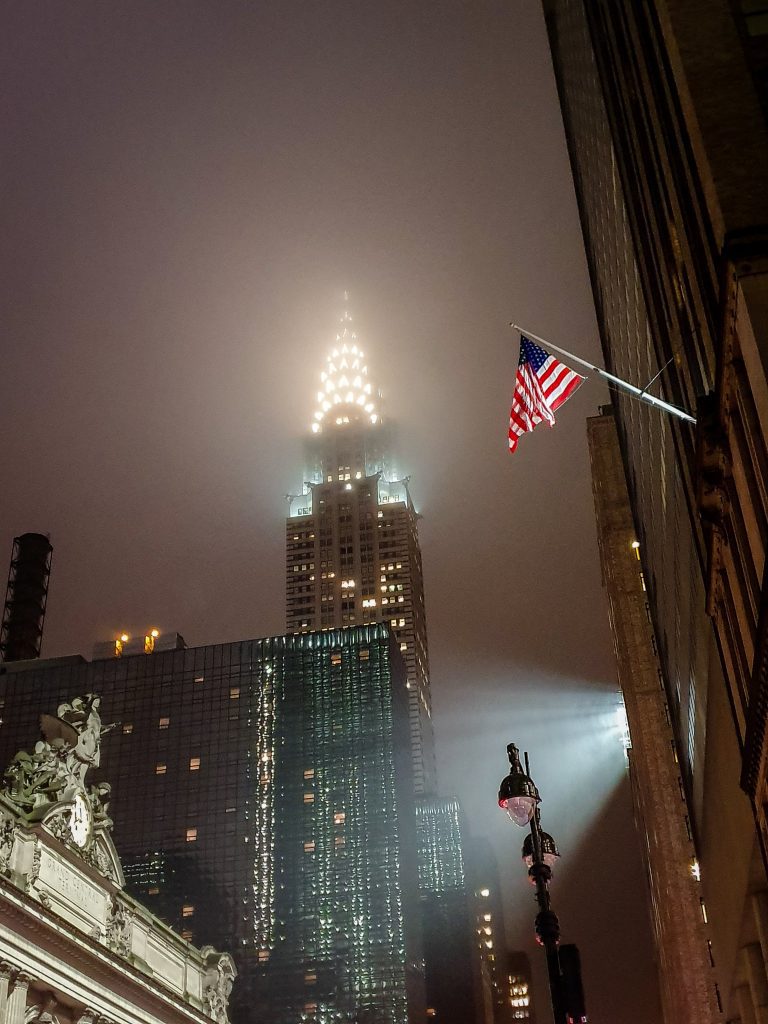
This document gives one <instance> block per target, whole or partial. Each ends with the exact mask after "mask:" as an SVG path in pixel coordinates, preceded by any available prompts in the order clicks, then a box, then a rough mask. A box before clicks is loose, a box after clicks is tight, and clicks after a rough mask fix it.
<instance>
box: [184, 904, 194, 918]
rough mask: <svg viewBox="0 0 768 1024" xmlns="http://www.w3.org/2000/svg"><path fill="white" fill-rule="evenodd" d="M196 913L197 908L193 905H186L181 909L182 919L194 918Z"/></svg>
mask: <svg viewBox="0 0 768 1024" xmlns="http://www.w3.org/2000/svg"><path fill="white" fill-rule="evenodd" d="M194 912H195V908H194V906H193V905H192V904H191V903H185V904H184V906H183V907H182V908H181V916H182V917H192V915H193V914H194Z"/></svg>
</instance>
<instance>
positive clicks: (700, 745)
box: [544, 0, 768, 1024]
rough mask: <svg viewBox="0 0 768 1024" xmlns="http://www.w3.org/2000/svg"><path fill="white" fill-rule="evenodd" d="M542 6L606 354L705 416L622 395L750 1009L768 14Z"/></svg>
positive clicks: (590, 0)
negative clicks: (684, 417)
mask: <svg viewBox="0 0 768 1024" xmlns="http://www.w3.org/2000/svg"><path fill="white" fill-rule="evenodd" d="M544 10H545V15H546V21H547V31H548V34H549V39H550V45H551V49H552V56H553V62H554V68H555V76H556V80H557V87H558V93H559V96H560V103H561V108H562V112H563V120H564V124H565V131H566V137H567V141H568V149H569V154H570V159H571V166H572V170H573V177H574V183H575V187H576V195H577V199H578V204H579V213H580V217H581V224H582V231H583V235H584V242H585V247H586V253H587V262H588V265H589V272H590V278H591V284H592V291H593V295H594V300H595V308H596V312H597V319H598V325H599V329H600V338H601V342H602V346H603V352H604V358H605V362H606V363H607V365H608V368H609V369H610V370H611V371H612V372H613V373H615V374H617V375H618V376H620V377H623V378H624V379H627V380H630V381H631V382H632V383H635V384H637V385H638V386H640V387H644V386H646V385H647V386H648V387H652V388H653V389H658V391H657V393H661V394H662V395H663V396H664V397H665V398H666V399H668V400H671V401H673V402H674V403H676V404H678V405H680V406H683V407H685V408H687V409H688V410H690V411H692V412H695V413H696V415H697V420H698V422H697V425H696V427H695V429H694V428H693V427H692V426H690V425H688V424H684V423H681V422H680V421H677V420H673V419H671V418H667V417H665V416H664V415H662V414H660V413H659V412H658V411H656V410H653V409H649V408H648V407H647V406H645V405H643V404H642V403H639V402H633V401H629V400H627V399H624V398H617V404H616V406H615V414H616V425H617V430H618V441H619V445H620V449H621V455H622V461H623V466H624V474H625V478H626V484H627V490H628V493H629V500H630V506H631V510H632V516H633V521H634V527H635V532H636V541H637V544H638V547H637V548H636V549H635V550H636V553H637V557H639V571H640V572H641V573H642V586H643V587H644V590H643V593H644V594H645V596H646V604H645V608H644V611H645V612H646V613H647V616H648V619H649V622H650V626H651V630H652V633H651V636H652V641H651V642H652V644H653V646H654V649H655V651H656V652H657V653H658V659H659V670H660V675H659V681H660V683H661V685H662V686H663V687H664V696H665V705H666V711H667V714H668V716H669V722H670V726H671V729H672V732H673V742H674V756H675V758H676V759H677V762H678V764H679V767H680V786H681V787H682V790H683V793H682V796H683V797H684V800H683V801H681V802H684V803H685V804H686V806H687V808H688V810H689V814H688V816H687V819H686V826H687V829H688V831H689V834H690V841H691V843H693V845H694V848H695V856H696V862H697V865H698V870H699V871H700V900H701V905H700V913H701V917H702V920H703V922H704V923H705V925H706V927H707V928H708V936H709V941H710V942H711V945H710V954H711V957H712V961H711V962H712V963H714V965H715V969H716V971H717V976H718V978H719V982H720V985H719V990H718V991H717V993H716V998H717V999H719V1000H720V1003H721V1005H722V1011H723V1013H724V1014H725V1017H726V1018H728V1019H736V1018H737V1017H740V1018H741V1019H742V1020H751V1019H754V1017H755V1016H757V1017H758V1018H759V1016H760V1014H762V1013H763V1012H764V1011H763V1007H764V1005H765V992H766V990H767V989H766V985H768V982H767V981H766V977H767V975H766V964H767V963H768V961H767V959H766V957H765V956H764V955H763V950H762V948H761V946H760V944H759V942H756V941H755V935H757V934H761V935H764V934H766V933H768V887H767V886H766V870H765V866H766V849H768V842H767V839H768V799H766V798H767V797H768V770H767V769H766V765H767V764H768V743H766V722H767V721H768V715H767V709H768V656H766V652H768V587H767V585H766V577H765V575H764V570H765V564H766V545H767V544H768V530H767V529H766V523H767V522H768V499H767V498H766V495H768V470H767V469H766V467H768V415H767V414H766V409H768V376H767V375H766V369H765V366H766V363H765V355H764V353H765V351H766V349H767V348H768V335H767V333H766V332H768V319H767V318H766V316H765V309H766V301H767V297H768V245H767V244H766V232H765V225H766V223H768V190H766V187H765V182H766V180H768V126H767V125H766V116H765V115H766V88H765V84H766V78H765V67H766V62H765V55H766V40H767V39H768V35H766V33H767V32H768V19H766V17H765V10H764V5H762V4H755V3H748V2H747V0H740V2H731V0H698V2H696V3H690V2H689V0H649V2H647V3H642V4H612V3H609V2H606V0H544ZM633 557H635V555H634V552H633ZM614 628H616V624H615V623H614ZM638 770H639V769H638ZM646 781H647V780H646ZM740 783H741V784H742V785H743V787H744V789H745V790H746V793H747V794H748V797H749V799H750V800H751V802H752V808H751V809H750V806H749V802H748V800H747V797H745V796H744V794H743V793H741V792H740V791H739V784H740ZM679 796H681V794H680V792H679V790H678V793H677V795H676V793H675V788H673V789H672V790H671V791H668V792H666V793H665V794H664V796H663V797H662V799H664V800H665V801H666V802H667V803H668V804H670V805H671V806H676V804H675V801H676V799H677V797H679ZM753 815H754V819H753V820H750V819H752V816H753ZM755 820H756V823H757V826H758V828H757V830H756V829H755ZM665 898H669V896H668V895H665ZM711 980H712V981H714V975H713V976H712V979H711ZM697 1019H700V1018H697ZM675 1024H677V1022H676V1021H675Z"/></svg>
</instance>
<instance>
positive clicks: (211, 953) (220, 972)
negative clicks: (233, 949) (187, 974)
mask: <svg viewBox="0 0 768 1024" xmlns="http://www.w3.org/2000/svg"><path fill="white" fill-rule="evenodd" d="M201 953H202V954H203V956H204V957H205V961H206V963H205V974H204V976H203V1006H204V1008H205V1011H206V1013H207V1014H208V1016H209V1017H210V1018H211V1019H212V1020H214V1021H216V1024H229V1017H228V1016H227V1010H228V1007H229V996H230V993H231V991H232V985H233V983H234V980H235V977H236V976H237V970H236V969H235V965H234V963H233V961H232V957H231V956H230V955H229V954H228V953H218V952H216V950H215V949H213V947H212V946H203V948H202V950H201Z"/></svg>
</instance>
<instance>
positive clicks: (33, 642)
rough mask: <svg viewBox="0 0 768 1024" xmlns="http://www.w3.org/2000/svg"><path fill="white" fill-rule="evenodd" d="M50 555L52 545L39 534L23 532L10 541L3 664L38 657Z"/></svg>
mask: <svg viewBox="0 0 768 1024" xmlns="http://www.w3.org/2000/svg"><path fill="white" fill-rule="evenodd" d="M52 555H53V548H52V547H51V542H50V540H49V539H48V538H47V537H46V536H44V535H43V534H41V533H23V534H22V535H21V536H20V537H14V539H13V552H12V554H11V569H10V572H9V573H8V587H7V589H6V592H5V608H4V609H3V624H2V629H1V630H0V655H2V658H3V661H25V660H27V659H29V658H39V657H40V645H41V643H42V642H43V623H44V622H45V606H46V604H47V602H48V581H49V579H50V576H51V556H52Z"/></svg>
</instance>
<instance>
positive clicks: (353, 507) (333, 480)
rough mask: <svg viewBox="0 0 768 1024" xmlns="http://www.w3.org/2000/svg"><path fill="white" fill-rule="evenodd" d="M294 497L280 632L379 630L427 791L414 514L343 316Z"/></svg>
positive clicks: (431, 786)
mask: <svg viewBox="0 0 768 1024" xmlns="http://www.w3.org/2000/svg"><path fill="white" fill-rule="evenodd" d="M304 481H305V483H304V487H303V490H302V493H300V494H297V495H290V496H289V497H288V502H289V510H288V521H287V524H286V612H287V623H286V625H287V629H288V630H289V631H296V632H304V631H309V630H318V629H333V628H338V627H342V626H347V625H353V624H360V623H371V622H383V623H386V624H387V625H388V626H389V627H390V629H391V631H392V633H393V635H394V636H395V638H396V640H397V642H398V645H399V648H400V651H401V652H402V655H403V658H404V659H405V663H406V667H407V673H408V691H409V693H408V696H409V702H410V716H411V726H410V728H411V747H412V752H413V778H414V788H415V792H416V793H432V792H434V790H435V786H436V778H435V775H436V772H435V752H434V737H433V730H432V698H431V694H430V684H429V655H428V649H427V624H426V614H425V609H424V581H423V573H422V562H421V550H420V548H419V536H418V518H419V517H418V513H417V512H416V509H415V507H414V504H413V501H412V499H411V495H410V491H409V487H408V484H409V478H408V477H404V476H402V475H401V474H400V473H399V472H398V470H397V469H396V466H395V462H394V458H393V452H392V438H391V433H390V430H389V427H388V425H387V424H385V423H383V422H382V418H381V396H380V393H379V391H378V389H377V388H376V387H375V386H374V385H373V383H372V381H371V379H370V377H369V375H368V366H367V362H366V357H365V354H364V352H363V350H362V347H361V345H360V343H359V341H358V338H357V334H356V332H355V330H354V329H353V326H352V318H351V316H350V314H349V313H348V312H345V313H344V315H343V316H342V318H341V323H340V325H339V329H338V332H337V335H336V342H335V346H334V348H333V349H332V351H331V353H330V355H329V356H328V359H327V360H326V364H325V368H324V370H323V371H322V373H321V374H320V381H319V390H318V392H317V400H316V409H315V413H314V419H313V421H312V431H311V433H310V435H309V437H308V439H307V443H306V467H305V472H304Z"/></svg>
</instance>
